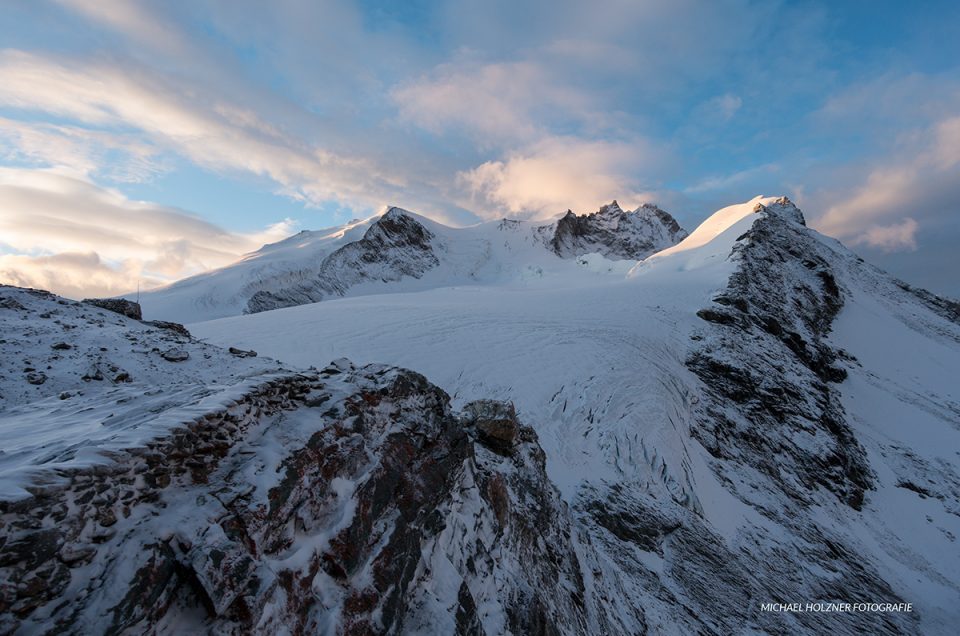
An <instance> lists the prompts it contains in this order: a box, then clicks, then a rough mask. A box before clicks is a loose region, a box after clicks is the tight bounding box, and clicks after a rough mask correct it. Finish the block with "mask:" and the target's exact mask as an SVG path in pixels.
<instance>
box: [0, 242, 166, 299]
mask: <svg viewBox="0 0 960 636" xmlns="http://www.w3.org/2000/svg"><path fill="white" fill-rule="evenodd" d="M0 282H3V283H5V284H8V285H16V286H17V287H35V288H37V289H46V290H53V291H55V292H56V293H58V294H60V295H61V296H67V297H68V298H76V299H81V298H90V297H104V296H118V295H120V294H124V293H128V292H130V291H132V290H134V289H136V286H137V282H139V283H141V285H142V287H143V288H144V289H147V288H149V287H154V286H157V285H159V284H161V283H162V282H163V281H162V280H161V279H157V278H151V277H149V276H146V275H144V274H143V273H142V272H141V271H140V269H139V268H138V267H137V264H136V263H135V262H121V263H119V264H117V265H115V266H113V267H111V266H109V265H107V264H106V263H104V262H103V261H102V260H101V259H100V255H99V254H97V253H96V252H86V253H79V252H64V253H61V254H52V255H49V256H29V255H26V254H0Z"/></svg>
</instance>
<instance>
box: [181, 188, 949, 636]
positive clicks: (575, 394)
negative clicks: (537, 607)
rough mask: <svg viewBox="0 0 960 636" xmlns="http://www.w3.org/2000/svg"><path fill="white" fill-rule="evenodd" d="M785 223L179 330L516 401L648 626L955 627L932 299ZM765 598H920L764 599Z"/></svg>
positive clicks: (710, 231)
mask: <svg viewBox="0 0 960 636" xmlns="http://www.w3.org/2000/svg"><path fill="white" fill-rule="evenodd" d="M802 221H803V218H802V215H801V214H800V212H799V210H797V209H796V208H795V207H794V206H793V205H792V204H791V203H790V202H789V201H786V200H785V199H774V198H757V199H754V200H753V201H750V202H748V203H745V204H742V205H739V206H732V207H730V208H725V209H724V210H721V211H719V212H718V213H717V214H716V215H714V216H713V217H711V218H710V219H708V220H707V221H706V222H705V223H704V224H703V225H702V226H701V227H700V228H698V229H697V230H696V231H694V232H693V233H692V234H691V235H690V236H689V237H688V238H687V239H686V240H684V241H682V242H681V243H679V244H678V245H676V246H675V247H672V248H669V249H667V250H664V251H662V252H660V253H658V254H656V255H653V256H652V257H650V258H648V259H646V260H645V261H643V262H641V263H639V264H638V265H636V266H635V267H634V268H633V269H632V270H631V271H630V275H629V276H627V277H621V276H606V277H603V278H600V279H597V278H594V279H593V280H590V281H589V283H587V279H586V278H584V277H572V276H571V277H567V278H563V279H561V280H559V281H558V280H554V279H550V278H549V277H544V278H542V279H541V278H538V277H534V279H533V280H531V279H527V280H524V281H523V282H522V283H521V282H517V281H515V280H514V281H512V282H508V283H506V284H500V285H497V286H491V285H456V286H450V287H445V288H434V289H429V290H425V291H416V292H404V293H394V294H389V295H382V294H381V295H367V296H364V297H357V298H343V299H334V300H330V301H328V302H324V303H320V304H315V305H305V306H300V307H291V308H288V309H283V310H279V311H272V312H267V313H263V314H258V315H253V316H243V317H237V318H228V319H223V320H216V321H211V322H207V323H197V324H194V325H191V328H192V329H193V330H194V331H195V333H197V334H198V335H199V336H201V337H204V338H207V339H208V340H209V341H210V342H214V343H218V342H227V341H229V342H238V343H243V345H244V346H250V347H254V348H256V349H258V350H260V351H264V352H268V353H269V354H270V355H272V356H275V357H277V358H278V359H282V360H284V361H286V362H288V363H290V364H295V365H301V366H302V365H310V364H317V363H321V362H323V361H325V360H328V359H331V358H334V357H338V356H347V357H349V358H351V359H353V360H356V361H358V362H361V363H362V362H368V361H382V362H387V363H390V364H397V365H401V366H406V367H410V368H415V369H418V370H419V371H421V372H422V373H424V374H425V375H426V376H427V377H428V378H430V380H431V381H433V382H435V383H436V384H437V385H439V386H441V387H442V388H444V389H445V390H447V391H448V392H449V393H451V395H452V396H453V398H454V403H455V404H462V403H464V402H467V401H470V400H473V399H476V398H479V397H494V398H497V399H504V400H512V401H513V402H514V403H515V404H516V405H517V409H518V414H519V416H520V418H521V419H522V420H523V421H525V422H527V423H528V424H530V425H532V426H533V427H534V428H535V429H536V431H537V433H538V435H539V438H540V442H541V444H542V446H543V447H544V450H545V452H546V456H547V469H548V474H549V476H550V478H551V479H552V480H553V481H554V482H555V483H556V484H557V485H558V487H559V488H560V491H561V493H562V494H563V496H564V498H565V499H566V500H567V501H568V502H569V503H570V505H571V506H573V508H574V510H575V513H576V516H577V518H578V520H579V521H578V523H579V527H580V531H581V532H582V533H583V534H584V536H586V537H589V538H590V541H591V545H593V546H597V550H598V551H599V552H598V553H597V554H596V555H595V556H594V557H589V558H596V559H597V574H598V576H601V577H614V578H615V579H616V580H618V581H621V585H622V586H624V587H623V590H624V594H625V597H626V598H635V599H642V601H640V604H641V605H642V606H643V611H644V613H645V616H646V618H645V619H644V620H646V621H647V625H648V627H651V626H652V627H654V631H658V632H664V633H689V632H690V631H696V630H700V631H706V632H720V633H729V632H733V631H749V630H754V631H766V632H771V633H781V632H790V633H797V632H811V633H814V632H819V631H823V630H827V629H830V630H833V631H835V632H837V633H860V632H862V631H864V630H866V631H872V632H874V633H910V632H913V631H916V630H917V629H918V625H922V631H924V633H943V634H947V633H951V630H952V627H950V626H951V625H952V624H953V622H955V621H956V619H957V618H958V610H957V606H956V605H955V603H953V602H951V601H950V599H951V598H952V599H956V598H957V594H958V592H960V570H958V567H957V566H958V563H957V560H956V558H955V556H954V555H957V554H960V552H958V551H957V550H956V547H955V546H956V544H955V537H956V536H957V534H958V533H960V523H958V520H960V517H958V516H957V514H956V507H957V505H958V493H960V490H958V489H957V487H956V484H957V483H958V482H957V466H958V455H957V453H956V450H955V449H956V448H958V447H960V433H958V430H960V426H958V412H960V411H958V406H957V405H958V403H960V395H958V390H957V388H956V386H955V383H954V384H950V381H949V379H948V378H952V377H956V374H957V373H958V372H960V347H958V340H960V329H958V326H957V323H956V320H955V319H953V320H951V319H950V318H949V316H950V308H949V305H947V304H944V301H939V300H932V301H931V300H930V299H929V298H926V299H925V297H923V296H922V295H918V294H916V293H914V292H912V291H909V290H905V289H903V288H902V287H901V286H899V285H898V284H897V283H896V282H895V281H892V280H891V279H889V278H888V277H887V276H886V275H884V274H883V273H881V272H878V271H876V270H874V269H872V268H870V267H869V266H867V265H865V264H863V263H862V262H860V261H859V259H857V258H856V257H855V255H853V254H852V253H850V252H849V251H847V250H846V249H845V248H843V247H842V246H840V245H839V244H837V243H835V242H833V241H830V240H828V239H824V238H823V237H820V236H819V235H817V234H816V233H815V232H812V231H811V230H808V229H807V228H806V227H805V226H804V225H803V224H802ZM752 245H755V246H759V247H757V248H756V249H751V248H750V246H752ZM764 271H768V272H770V275H769V276H760V277H759V278H757V277H756V276H754V275H753V274H752V273H751V272H764ZM833 286H835V287H836V291H835V295H836V298H835V299H834V301H835V302H833V301H830V299H831V298H832V296H830V294H832V293H834V292H832V291H831V290H832V289H833ZM828 301H830V302H828ZM775 317H776V318H775ZM770 319H775V320H778V321H779V322H777V324H776V325H773V324H772V323H770V322H769V320H770ZM834 322H835V325H834ZM864 324H871V325H875V327H873V328H871V329H864V328H863V327H862V326H863V325H864ZM831 327H833V331H831ZM291 333H297V334H313V335H312V336H311V337H310V338H307V339H291V338H290V337H289V334H291ZM880 343H883V344H882V345H881V344H880ZM888 343H889V344H888ZM885 349H886V350H887V351H888V353H885V354H884V355H883V356H880V357H878V355H879V354H877V353H876V351H878V350H880V351H883V350H885ZM901 349H903V351H905V352H906V351H909V352H911V353H910V354H909V355H901ZM844 352H849V353H844ZM871 352H874V353H871ZM928 354H929V355H928ZM855 360H858V361H859V362H856V361H855ZM701 362H702V364H701ZM844 375H845V376H846V379H844V378H843V376H844ZM764 377H767V378H770V379H772V380H774V382H773V383H772V384H770V385H769V386H768V385H767V383H765V382H764V381H763V378H764ZM768 390H769V391H770V393H769V394H767V393H766V391H768ZM791 392H794V393H797V396H798V397H796V399H794V398H793V397H791V396H792V393H791ZM881 393H882V394H883V397H882V398H881V397H880V394H881ZM770 396H774V397H770ZM776 396H779V397H776ZM784 396H786V397H784ZM781 402H782V403H783V404H785V405H787V407H786V408H789V409H792V410H791V411H790V412H787V413H777V412H776V408H777V407H776V405H777V404H778V403H781ZM771 409H772V410H771ZM767 420H769V422H771V426H775V427H776V428H772V429H770V431H771V432H764V429H763V428H762V427H761V423H762V422H765V421H767ZM774 430H775V431H776V432H775V433H773V432H772V431H774ZM767 435H774V437H769V438H767V437H765V436H767ZM778 455H779V456H782V458H783V459H782V461H783V462H785V463H783V464H781V465H782V469H780V470H779V472H778V463H777V461H778V460H776V459H774V461H773V463H771V458H776V457H777V456H778ZM821 465H822V466H823V467H824V473H823V474H816V467H818V466H821ZM898 484H899V485H898ZM904 513H906V514H904ZM625 519H627V520H629V519H638V520H644V522H643V523H642V524H641V526H639V527H637V528H635V529H634V530H631V529H630V528H627V529H624V527H623V523H624V521H623V520H625ZM628 525H629V524H628ZM658 528H660V530H657V529H658ZM918 536H922V537H924V540H923V541H922V542H921V541H918V539H917V537H918ZM631 537H632V538H631ZM771 555H778V556H777V557H776V558H772V556H771ZM906 555H909V556H906ZM584 558H585V559H588V557H586V556H585V557H584ZM718 559H719V561H718ZM719 581H722V583H721V582H719ZM771 600H774V601H775V600H780V601H792V600H797V601H798V602H799V601H845V600H846V601H857V600H863V601H876V602H886V601H891V602H895V601H897V600H905V601H907V602H912V603H914V607H915V611H914V612H912V613H901V614H871V613H859V614H819V613H818V614H810V613H803V614H791V613H787V614H777V613H763V612H760V611H759V604H760V603H761V602H768V601H771ZM623 620H624V624H630V620H634V621H635V620H636V618H635V617H634V618H633V619H630V618H629V617H625V618H624V619H623ZM952 621H953V622H952ZM634 626H636V623H635V622H634Z"/></svg>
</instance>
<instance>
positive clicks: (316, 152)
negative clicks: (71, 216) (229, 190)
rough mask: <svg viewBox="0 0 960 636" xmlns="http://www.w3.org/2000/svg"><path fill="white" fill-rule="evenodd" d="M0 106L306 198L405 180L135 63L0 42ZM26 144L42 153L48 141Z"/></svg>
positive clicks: (354, 198) (368, 197) (372, 199)
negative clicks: (126, 134)
mask: <svg viewBox="0 0 960 636" xmlns="http://www.w3.org/2000/svg"><path fill="white" fill-rule="evenodd" d="M0 105H3V106H7V107H11V108H16V109H21V110H30V111H40V112H43V113H46V114H48V115H54V116H58V117H65V118H70V119H72V120H75V121H77V122H79V123H80V124H83V125H84V126H85V127H87V128H92V129H94V130H96V131H97V132H96V134H97V135H99V136H100V138H101V139H102V140H104V143H106V144H107V145H109V144H110V143H111V142H109V141H106V140H107V139H109V138H110V137H111V136H113V137H114V138H116V136H115V135H114V134H113V131H115V130H117V129H121V130H123V129H124V128H133V129H134V130H136V131H137V132H139V133H142V135H143V136H144V139H145V141H144V142H143V143H144V144H152V145H154V146H156V147H158V148H162V149H166V150H168V151H171V152H174V153H176V154H179V155H181V156H184V157H186V158H188V159H190V160H191V161H193V162H194V163H196V164H197V165H200V166H202V167H205V168H208V169H210V170H214V171H217V172H225V173H230V172H235V173H236V172H239V173H250V174H254V175H258V176H263V177H267V178H269V179H271V180H272V181H274V182H275V183H276V184H277V187H278V191H280V192H282V193H283V194H285V195H287V196H291V197H294V198H296V199H299V200H303V201H305V202H308V203H311V204H319V203H321V202H324V201H328V200H337V201H341V202H344V203H345V204H347V205H356V204H360V205H363V204H366V205H377V204H379V203H380V202H381V201H380V199H381V198H382V193H383V192H384V191H387V190H395V189H396V188H397V187H398V186H400V185H402V184H403V183H404V179H403V178H402V177H401V176H398V175H388V174H385V173H383V171H381V170H380V169H379V168H378V167H377V165H376V164H375V162H374V161H372V160H368V159H365V158H362V157H354V156H346V155H340V154H337V153H334V152H331V151H328V150H325V149H324V148H322V147H318V146H312V145H309V144H307V143H304V142H302V141H300V140H299V139H297V138H296V137H294V136H292V135H289V134H287V133H285V132H284V131H282V130H281V129H280V128H278V127H277V126H275V125H273V124H271V123H270V122H268V121H266V120H264V119H263V118H262V117H260V116H259V115H258V114H257V113H256V112H254V111H252V110H250V109H248V108H245V107H243V106H241V105H239V104H235V103H231V102H229V101H227V100H225V99H223V98H222V97H221V96H220V95H219V94H217V93H215V92H208V91H205V90H203V89H202V88H200V87H198V86H196V85H193V84H189V83H182V82H179V81H177V80H175V79H171V78H168V77H164V76H162V75H160V74H157V73H155V72H151V71H149V70H147V69H143V68H139V67H125V66H123V65H120V64H115V63H105V62H100V63H85V64H76V63H71V62H67V61H58V60H54V59H49V58H45V57H40V56H35V55H31V54H27V53H23V52H20V51H9V50H8V51H3V52H2V53H0ZM90 134H91V135H93V134H94V133H93V132H91V133H90ZM43 139H44V140H46V141H48V142H49V141H51V140H53V139H54V137H53V136H50V135H47V136H46V137H44V138H43ZM21 140H22V139H21ZM112 143H115V144H121V143H122V142H121V141H115V142H112ZM30 152H32V153H33V154H41V155H45V156H48V157H50V156H53V155H54V154H55V153H56V148H53V149H52V150H50V151H49V152H45V151H38V150H37V149H36V148H33V149H32V150H30Z"/></svg>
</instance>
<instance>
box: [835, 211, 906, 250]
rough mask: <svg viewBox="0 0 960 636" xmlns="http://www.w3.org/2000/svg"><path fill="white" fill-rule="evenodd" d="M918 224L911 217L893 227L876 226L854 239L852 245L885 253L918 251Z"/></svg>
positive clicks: (892, 225)
mask: <svg viewBox="0 0 960 636" xmlns="http://www.w3.org/2000/svg"><path fill="white" fill-rule="evenodd" d="M918 227H919V226H918V225H917V222H916V221H915V220H913V219H911V218H910V217H907V218H905V219H904V220H903V221H901V222H900V223H894V224H891V225H874V226H871V227H869V228H867V229H866V230H865V231H864V232H863V233H861V234H860V235H859V236H857V237H856V238H854V240H853V241H852V242H851V245H869V246H870V247H876V248H878V249H880V250H883V251H884V252H899V251H902V250H910V251H913V250H915V249H917V241H916V238H915V237H916V234H917V228H918Z"/></svg>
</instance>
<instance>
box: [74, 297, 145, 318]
mask: <svg viewBox="0 0 960 636" xmlns="http://www.w3.org/2000/svg"><path fill="white" fill-rule="evenodd" d="M83 302H84V303H86V304H88V305H93V306H94V307H100V308H101V309H106V310H107V311H112V312H114V313H116V314H120V315H121V316H126V317H127V318H133V319H134V320H143V311H142V310H141V309H140V303H135V302H133V301H132V300H127V299H125V298H86V299H84V300H83Z"/></svg>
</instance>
